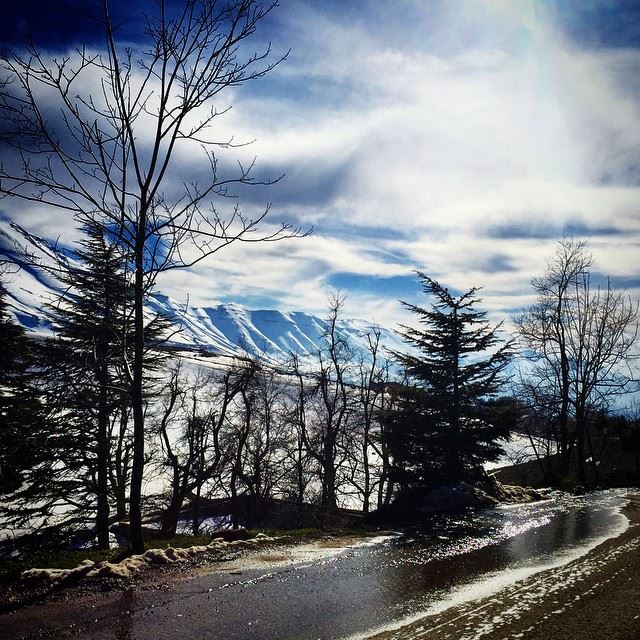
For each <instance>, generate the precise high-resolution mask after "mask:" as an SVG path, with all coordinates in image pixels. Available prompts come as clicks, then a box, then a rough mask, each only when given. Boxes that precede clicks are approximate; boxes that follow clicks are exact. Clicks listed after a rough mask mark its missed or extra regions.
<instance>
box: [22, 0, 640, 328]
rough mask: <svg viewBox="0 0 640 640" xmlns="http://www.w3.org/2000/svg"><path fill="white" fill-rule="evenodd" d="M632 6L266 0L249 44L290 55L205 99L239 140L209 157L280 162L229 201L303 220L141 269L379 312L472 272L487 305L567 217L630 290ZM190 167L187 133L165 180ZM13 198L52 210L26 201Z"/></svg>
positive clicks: (634, 166)
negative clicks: (421, 279) (274, 236)
mask: <svg viewBox="0 0 640 640" xmlns="http://www.w3.org/2000/svg"><path fill="white" fill-rule="evenodd" d="M634 16H637V11H635V10H634V9H633V7H630V5H629V3H626V2H624V1H623V0H620V1H619V2H613V3H610V2H604V0H597V1H596V0H589V1H586V2H584V3H573V4H572V5H571V6H568V5H567V4H566V3H562V2H560V0H548V1H546V2H539V3H533V2H524V1H520V0H513V1H509V0H504V1H498V0H433V1H432V2H426V3H425V2H423V1H422V0H406V1H405V2H402V3H393V2H392V3H380V2H377V1H375V0H357V1H355V0H354V2H350V3H347V4H346V5H345V3H343V2H337V1H335V0H327V1H326V2H322V3H318V2H313V1H307V0H290V1H289V2H286V3H283V6H282V7H281V8H280V9H278V10H276V11H274V12H273V13H272V14H270V15H269V17H268V19H267V20H266V22H265V25H264V26H265V30H264V31H260V30H258V32H257V37H258V42H257V43H256V50H258V49H260V46H261V45H264V44H266V43H267V41H269V40H271V41H273V43H274V49H275V50H276V55H278V53H277V52H280V51H282V52H284V51H286V49H287V48H288V47H289V46H291V48H292V51H291V54H290V55H289V58H288V59H287V60H286V61H285V62H284V63H283V64H281V65H279V66H278V67H277V68H276V69H275V70H274V71H273V72H272V73H270V74H268V76H267V77H265V78H264V79H261V80H259V81H256V82H252V83H249V84H248V85H245V86H243V87H239V88H236V89H234V90H233V91H231V92H228V93H226V94H224V95H222V96H221V97H220V102H219V103H218V104H216V107H217V108H218V109H219V110H221V111H222V110H224V109H226V108H227V107H228V106H233V108H232V109H231V110H230V111H229V112H227V113H225V114H224V115H223V116H220V117H219V118H217V119H216V121H215V127H214V129H213V130H212V135H213V136H214V138H215V139H216V140H219V141H227V140H229V139H230V138H231V137H233V139H234V140H235V141H237V142H245V141H251V140H255V142H254V143H253V144H251V145H248V146H246V147H240V148H236V149H230V150H222V149H221V150H220V168H221V170H223V171H232V170H233V169H234V168H235V164H234V163H235V161H236V160H239V161H240V162H241V163H243V164H244V165H245V166H246V165H247V164H248V163H251V162H252V161H253V160H254V158H255V157H257V163H256V166H255V175H256V177H257V178H259V179H264V180H268V179H269V178H276V177H278V176H280V175H282V174H284V178H283V179H282V180H280V181H279V182H277V183H276V184H274V185H271V186H262V185H258V186H254V187H250V188H246V187H243V186H238V188H237V194H238V196H239V197H238V200H237V202H238V203H239V204H240V206H241V208H242V210H243V212H244V213H246V214H247V215H249V216H253V215H259V214H260V213H261V212H262V211H263V210H264V207H265V206H266V204H267V203H271V204H272V208H271V211H270V214H269V218H268V220H269V221H270V222H269V224H272V225H275V224H277V222H278V221H280V220H284V221H287V222H293V223H299V224H302V225H303V226H304V225H310V224H313V225H314V226H315V230H316V232H315V234H314V235H313V236H311V237H310V238H305V239H303V240H295V241H293V240H292V241H286V242H283V243H278V244H275V245H267V246H262V245H253V246H251V247H247V246H243V245H237V246H233V247H229V248H227V249H225V250H224V251H222V252H220V253H219V254H216V255H215V256H214V257H212V258H211V259H210V260H207V261H204V262H202V263H200V264H199V265H198V267H197V269H195V270H194V271H193V272H192V273H184V272H172V273H168V274H165V275H164V276H163V277H162V278H161V279H160V280H159V285H160V286H161V287H164V288H166V293H168V294H169V295H173V296H180V295H182V296H184V292H185V291H186V290H189V291H190V295H191V300H192V301H193V303H194V304H207V303H212V302H215V301H216V300H230V299H235V300H238V301H245V302H248V303H256V304H260V305H267V304H269V305H272V306H280V307H282V308H286V309H290V310H291V309H300V310H311V311H316V312H318V311H319V310H322V309H323V308H324V307H325V306H326V297H327V292H328V291H330V290H331V288H332V287H336V286H337V287H339V288H344V289H345V292H346V293H347V295H348V297H349V302H348V304H347V310H348V309H349V306H350V305H353V308H354V309H356V310H357V311H355V312H354V314H353V315H360V316H361V315H363V314H364V313H367V314H368V313H370V314H373V315H375V316H376V318H377V319H378V320H379V321H380V322H384V321H385V319H387V320H388V321H389V322H390V323H392V322H395V321H396V320H397V318H398V316H399V314H400V313H402V311H401V310H400V309H399V307H398V305H397V299H398V298H399V297H402V296H404V295H405V294H406V295H408V296H410V295H412V293H411V291H412V289H411V279H412V277H413V276H412V275H411V274H412V270H413V269H415V268H419V269H422V270H424V271H426V272H427V273H428V274H429V275H433V276H434V277H436V278H437V279H439V280H441V281H442V282H443V283H445V284H447V285H449V286H452V287H455V288H457V289H459V290H467V289H468V288H470V287H471V286H484V287H485V288H484V291H483V295H484V296H485V303H486V305H487V308H489V309H490V310H491V312H492V313H493V314H495V315H496V317H497V316H499V315H500V314H503V315H504V314H509V313H511V312H512V310H513V309H515V308H518V306H519V305H520V306H521V305H523V304H527V303H528V302H529V301H531V295H532V294H531V289H530V286H529V281H530V279H531V278H532V277H533V276H536V275H540V274H541V273H543V272H544V269H545V266H546V261H547V259H548V258H549V256H550V255H551V254H552V253H553V251H554V249H555V243H556V241H557V240H559V239H561V238H562V237H563V236H579V237H586V238H588V239H589V240H590V247H591V249H592V251H593V252H594V256H595V258H596V261H597V265H598V269H599V270H601V271H603V272H606V273H611V274H612V275H615V277H616V282H621V283H630V287H631V289H632V290H633V291H636V289H637V287H636V282H637V279H636V278H637V274H638V272H640V258H638V256H639V255H640V252H639V251H638V245H639V244H640V215H639V213H640V212H639V207H638V203H639V202H640V179H639V177H638V176H640V172H639V169H640V128H638V126H637V123H638V122H639V121H640V100H639V98H640V82H639V81H638V78H639V77H640V74H639V73H638V71H639V70H640V48H639V47H638V40H637V38H636V39H635V40H634V37H635V36H634V33H636V31H634V29H636V27H634V24H637V19H636V18H634ZM633 20H636V23H633ZM630 21H631V22H630ZM616 24H617V25H618V27H619V29H618V30H616V29H615V28H614V25H616ZM206 171H207V166H206V165H205V163H203V162H202V156H201V154H200V151H199V149H197V148H196V147H195V146H189V145H186V146H185V147H184V148H183V149H181V150H180V151H179V152H178V154H177V155H176V157H175V162H174V164H173V165H172V172H171V173H170V174H169V175H168V178H167V183H166V185H165V187H166V192H167V193H168V194H177V193H179V192H180V189H181V188H182V183H183V182H184V181H191V180H205V176H206ZM235 203H236V200H232V201H223V202H218V203H217V206H219V207H220V210H221V211H222V212H223V213H224V211H229V210H230V207H232V206H233V205H234V204H235ZM14 211H15V212H16V214H15V215H19V216H22V217H24V219H25V220H28V221H29V223H32V224H35V225H36V226H37V227H38V228H39V229H41V230H43V231H45V230H46V231H47V232H51V231H53V230H54V227H55V228H56V229H59V227H58V225H56V224H50V223H48V222H47V221H46V219H45V217H44V214H43V212H42V210H41V209H38V208H37V207H28V208H17V207H16V208H15V209H14ZM25 226H27V225H25ZM58 233H60V231H58ZM399 294H401V295H399ZM415 295H416V301H417V299H418V298H419V295H420V293H419V291H417V292H416V293H415Z"/></svg>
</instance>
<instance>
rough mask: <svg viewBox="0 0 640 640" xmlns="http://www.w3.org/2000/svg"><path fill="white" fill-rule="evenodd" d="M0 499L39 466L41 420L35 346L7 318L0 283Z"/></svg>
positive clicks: (41, 411) (5, 302)
mask: <svg viewBox="0 0 640 640" xmlns="http://www.w3.org/2000/svg"><path fill="white" fill-rule="evenodd" d="M0 353H1V354H2V356H1V357H0V495H1V494H8V493H11V492H12V491H15V490H16V489H17V488H18V487H20V485H21V484H22V480H23V473H24V471H25V470H27V469H29V468H30V467H31V466H33V465H35V464H36V463H37V462H38V459H39V455H38V447H37V446H36V437H35V436H36V433H35V431H36V429H37V426H38V425H39V424H40V423H41V421H42V419H43V410H42V406H41V404H40V402H39V400H38V396H37V394H36V393H35V392H34V388H33V368H34V366H35V362H36V359H35V345H34V343H33V342H32V340H30V339H29V338H28V337H27V335H26V333H25V331H24V329H23V328H22V327H21V326H20V325H19V324H17V323H16V322H14V321H13V319H12V318H11V316H10V315H9V312H8V308H7V301H6V290H5V288H4V285H3V284H2V282H0Z"/></svg>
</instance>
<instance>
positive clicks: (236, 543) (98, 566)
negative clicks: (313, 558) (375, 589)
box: [20, 533, 278, 585]
mask: <svg viewBox="0 0 640 640" xmlns="http://www.w3.org/2000/svg"><path fill="white" fill-rule="evenodd" d="M275 540H278V538H277V537H271V536H267V535H265V534H264V533H258V534H257V535H256V536H255V537H254V538H249V539H248V540H233V541H225V540H224V538H214V539H213V540H212V541H211V542H210V543H209V544H208V545H206V546H205V545H195V546H192V547H188V548H186V549H178V548H175V547H167V548H166V549H149V550H148V551H145V552H144V553H143V554H140V555H133V556H129V557H128V558H125V559H124V560H122V561H121V562H117V563H113V562H108V561H104V562H97V563H96V562H94V561H93V560H84V561H83V562H82V563H81V564H79V565H78V566H77V567H74V568H73V569H27V570H26V571H23V572H22V574H21V576H20V577H21V578H22V580H24V581H32V582H44V583H48V584H51V585H57V584H60V583H62V582H63V581H64V582H76V581H78V580H81V579H83V578H121V579H125V580H126V579H129V578H132V577H133V576H135V575H136V574H138V573H140V571H142V569H144V568H145V567H147V566H149V565H153V564H172V563H174V562H183V561H185V560H189V559H191V558H193V557H195V556H197V555H198V554H201V553H204V552H206V551H217V550H224V549H232V548H237V547H246V548H250V547H256V546H258V545H259V544H261V543H265V542H274V541H275Z"/></svg>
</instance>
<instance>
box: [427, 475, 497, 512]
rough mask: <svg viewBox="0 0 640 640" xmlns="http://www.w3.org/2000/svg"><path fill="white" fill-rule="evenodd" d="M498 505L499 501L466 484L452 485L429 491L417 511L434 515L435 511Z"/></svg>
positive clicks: (480, 489)
mask: <svg viewBox="0 0 640 640" xmlns="http://www.w3.org/2000/svg"><path fill="white" fill-rule="evenodd" d="M497 504H499V500H498V499H497V498H495V497H493V496H491V495H489V493H487V492H486V491H484V490H483V489H482V488H480V487H477V486H473V485H471V484H469V483H467V482H458V483H457V484H454V485H443V486H441V487H438V488H436V489H433V490H431V491H430V492H429V493H427V495H426V496H425V497H424V499H423V501H422V505H421V506H420V507H418V509H417V510H418V511H419V512H422V513H434V512H437V511H455V510H457V509H464V508H467V507H492V506H495V505H497Z"/></svg>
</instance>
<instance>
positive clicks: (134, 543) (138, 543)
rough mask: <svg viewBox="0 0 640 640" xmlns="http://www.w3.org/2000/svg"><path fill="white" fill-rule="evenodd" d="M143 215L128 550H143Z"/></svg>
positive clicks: (136, 308)
mask: <svg viewBox="0 0 640 640" xmlns="http://www.w3.org/2000/svg"><path fill="white" fill-rule="evenodd" d="M145 226H146V216H145V215H144V212H141V213H140V224H139V225H138V229H137V231H138V233H137V238H136V251H135V262H136V264H135V284H134V299H133V323H134V336H133V343H134V344H133V371H132V380H131V408H132V413H133V461H132V467H131V490H130V495H129V522H130V525H131V540H130V542H131V549H132V551H133V552H134V553H143V552H144V539H143V537H142V480H143V475H144V431H145V430H144V395H143V374H144V347H145V345H144V304H143V303H144V264H143V263H144V240H145V236H146V232H145Z"/></svg>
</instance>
